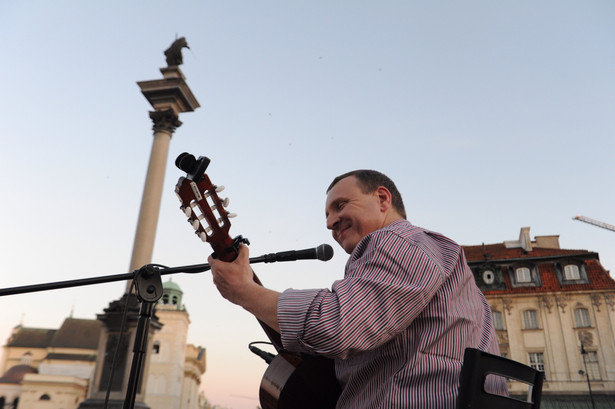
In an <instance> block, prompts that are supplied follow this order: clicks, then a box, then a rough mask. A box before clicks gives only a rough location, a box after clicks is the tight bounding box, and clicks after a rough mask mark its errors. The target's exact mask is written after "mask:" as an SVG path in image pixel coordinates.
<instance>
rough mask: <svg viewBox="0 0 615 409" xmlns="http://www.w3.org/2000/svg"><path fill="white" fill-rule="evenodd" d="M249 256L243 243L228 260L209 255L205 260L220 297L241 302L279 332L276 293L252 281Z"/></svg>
mask: <svg viewBox="0 0 615 409" xmlns="http://www.w3.org/2000/svg"><path fill="white" fill-rule="evenodd" d="M249 256H250V251H249V250H248V247H247V246H245V245H243V244H242V245H240V246H239V254H238V255H237V258H236V259H235V260H233V261H232V262H230V263H227V262H224V261H221V260H218V259H214V258H213V257H212V256H209V258H208V260H207V261H208V262H209V265H210V266H211V272H212V276H213V280H214V284H215V286H216V288H217V289H218V291H219V292H220V294H221V295H222V297H224V298H226V299H227V300H229V301H230V302H232V303H234V304H237V305H240V306H242V307H243V308H244V309H246V310H247V311H249V312H251V313H252V314H253V315H254V316H255V317H256V318H258V319H260V320H261V321H263V322H264V323H265V324H267V325H269V326H270V327H271V328H273V329H274V330H276V331H278V332H279V331H280V327H279V324H278V314H277V310H278V296H279V293H278V292H276V291H273V290H269V289H267V288H265V287H263V286H261V285H259V284H257V283H256V282H255V281H254V273H253V272H252V268H251V267H250V260H249Z"/></svg>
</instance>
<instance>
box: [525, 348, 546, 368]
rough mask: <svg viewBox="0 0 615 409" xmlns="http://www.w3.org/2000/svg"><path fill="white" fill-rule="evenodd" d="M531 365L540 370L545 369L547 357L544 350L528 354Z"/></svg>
mask: <svg viewBox="0 0 615 409" xmlns="http://www.w3.org/2000/svg"><path fill="white" fill-rule="evenodd" d="M528 358H529V360H530V366H531V367H532V368H534V369H536V370H538V371H542V372H544V371H545V357H544V355H543V353H542V352H530V353H529V354H528Z"/></svg>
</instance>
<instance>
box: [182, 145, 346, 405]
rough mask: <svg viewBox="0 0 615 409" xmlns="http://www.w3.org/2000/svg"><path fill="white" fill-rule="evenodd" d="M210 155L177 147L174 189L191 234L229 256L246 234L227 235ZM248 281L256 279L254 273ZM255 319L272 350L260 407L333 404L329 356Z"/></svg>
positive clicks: (223, 257)
mask: <svg viewBox="0 0 615 409" xmlns="http://www.w3.org/2000/svg"><path fill="white" fill-rule="evenodd" d="M209 163H210V160H209V159H208V158H206V157H204V156H201V157H199V158H198V159H196V158H195V157H194V156H193V155H191V154H189V153H182V154H181V155H179V156H178V157H177V159H176V160H175V165H176V166H177V167H178V168H179V169H181V170H182V171H184V172H186V176H182V177H180V178H179V181H178V182H177V185H176V186H175V193H176V194H177V197H178V198H179V200H180V202H181V206H180V209H181V210H182V211H183V212H184V214H185V215H186V217H187V218H188V222H189V223H190V224H191V225H192V227H193V228H194V230H195V233H196V235H197V236H198V237H199V238H201V240H202V241H204V242H208V243H209V244H210V245H211V247H212V249H213V256H214V257H216V258H218V259H220V260H224V261H233V260H234V259H235V258H236V257H237V254H238V251H239V246H240V244H241V243H245V244H249V242H248V240H247V239H245V238H243V237H241V236H237V237H235V238H231V236H230V235H229V230H230V227H231V223H230V221H229V218H231V217H233V216H234V215H233V214H231V213H229V212H228V211H227V210H226V208H227V206H228V199H225V200H221V199H220V198H219V196H218V193H219V192H221V191H222V190H223V189H224V187H222V186H216V185H214V184H212V183H211V181H210V180H209V177H208V176H207V174H206V173H205V170H206V169H207V167H208V166H209ZM254 281H255V282H257V283H258V284H261V283H260V280H259V279H258V277H256V275H254ZM259 323H260V325H261V327H262V328H263V330H264V331H265V333H266V334H267V336H268V338H269V340H270V341H271V343H272V345H273V346H274V348H275V349H276V351H277V353H278V354H277V355H276V356H275V358H273V360H272V361H271V362H270V363H269V366H268V367H267V370H266V371H265V374H264V375H263V379H262V381H261V385H260V391H259V398H260V403H261V407H262V409H333V408H335V405H336V402H337V399H338V398H339V395H340V392H341V389H340V386H339V384H338V382H337V379H336V377H335V368H334V364H333V360H331V359H328V358H324V357H319V356H313V355H308V354H299V353H293V352H289V351H285V350H284V348H283V346H282V340H281V337H280V334H279V333H278V332H277V331H275V330H274V329H273V328H271V327H269V326H268V325H266V324H265V323H264V322H262V321H260V320H259Z"/></svg>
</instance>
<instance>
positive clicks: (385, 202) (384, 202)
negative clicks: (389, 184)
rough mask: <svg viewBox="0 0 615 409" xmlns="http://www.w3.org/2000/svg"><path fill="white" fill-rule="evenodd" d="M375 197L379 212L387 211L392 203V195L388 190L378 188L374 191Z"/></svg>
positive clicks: (382, 187)
mask: <svg viewBox="0 0 615 409" xmlns="http://www.w3.org/2000/svg"><path fill="white" fill-rule="evenodd" d="M376 195H377V196H378V200H379V202H380V211H381V212H383V213H384V212H386V211H387V210H389V209H390V208H391V206H392V202H393V195H391V192H389V189H387V188H386V187H384V186H378V188H377V189H376Z"/></svg>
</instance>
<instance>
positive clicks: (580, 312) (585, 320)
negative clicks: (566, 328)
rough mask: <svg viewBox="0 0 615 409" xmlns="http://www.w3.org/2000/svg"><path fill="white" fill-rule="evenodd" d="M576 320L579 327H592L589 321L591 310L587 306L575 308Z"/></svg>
mask: <svg viewBox="0 0 615 409" xmlns="http://www.w3.org/2000/svg"><path fill="white" fill-rule="evenodd" d="M574 322H575V324H576V326H577V328H588V327H591V323H590V322H589V311H587V308H577V309H575V310H574Z"/></svg>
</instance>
